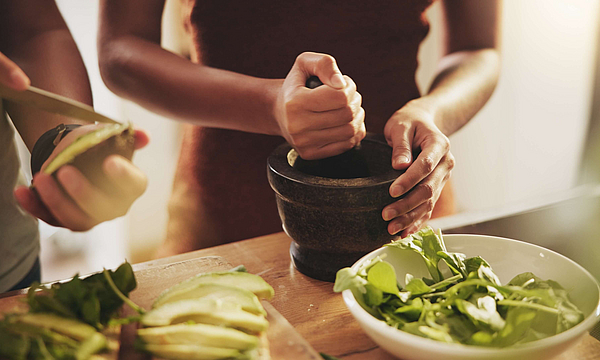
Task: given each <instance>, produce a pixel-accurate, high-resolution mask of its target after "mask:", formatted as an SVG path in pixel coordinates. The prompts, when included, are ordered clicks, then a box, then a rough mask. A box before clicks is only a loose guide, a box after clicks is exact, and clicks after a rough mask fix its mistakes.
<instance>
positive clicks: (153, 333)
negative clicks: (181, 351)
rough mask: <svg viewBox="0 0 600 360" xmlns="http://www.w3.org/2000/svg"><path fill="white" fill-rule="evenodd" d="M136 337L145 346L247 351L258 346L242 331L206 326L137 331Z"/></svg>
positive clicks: (194, 325)
mask: <svg viewBox="0 0 600 360" xmlns="http://www.w3.org/2000/svg"><path fill="white" fill-rule="evenodd" d="M137 335H138V336H139V337H140V338H141V339H142V340H143V341H144V342H145V343H147V344H157V345H203V346H210V347H218V348H227V349H237V350H249V349H253V348H255V347H257V346H258V337H257V336H254V335H248V334H246V333H245V332H243V331H239V330H235V329H230V328H226V327H222V326H216V325H207V324H177V325H169V326H159V327H152V328H145V329H138V331H137Z"/></svg>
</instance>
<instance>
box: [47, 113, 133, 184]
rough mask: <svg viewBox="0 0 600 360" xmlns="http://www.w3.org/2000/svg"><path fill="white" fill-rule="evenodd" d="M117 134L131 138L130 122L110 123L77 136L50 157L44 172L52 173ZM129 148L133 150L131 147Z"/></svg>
mask: <svg viewBox="0 0 600 360" xmlns="http://www.w3.org/2000/svg"><path fill="white" fill-rule="evenodd" d="M119 135H124V136H126V137H128V138H129V137H130V138H131V140H133V129H132V128H131V124H111V125H107V126H104V127H102V128H100V129H98V130H95V131H92V132H89V133H87V134H84V135H82V136H80V137H78V138H77V139H75V141H73V143H71V144H70V145H69V146H67V147H66V148H65V149H63V151H61V152H60V153H59V154H58V155H57V156H56V157H55V158H54V159H52V161H51V162H50V164H48V166H47V167H46V168H45V169H44V173H46V174H52V173H54V172H55V171H56V170H58V169H59V168H60V167H61V166H63V165H66V164H69V163H72V162H73V161H74V160H75V158H76V157H77V156H78V155H80V154H82V153H84V152H85V151H87V150H89V149H91V148H93V147H95V146H97V145H100V144H101V143H102V142H104V141H106V140H108V139H109V138H111V137H113V136H119ZM130 142H131V143H132V144H131V145H133V141H130ZM131 150H132V152H133V148H132V149H131Z"/></svg>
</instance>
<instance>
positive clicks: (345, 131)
mask: <svg viewBox="0 0 600 360" xmlns="http://www.w3.org/2000/svg"><path fill="white" fill-rule="evenodd" d="M356 133H357V129H356V128H355V127H354V125H352V124H346V125H344V126H342V128H341V136H342V137H343V138H344V139H352V138H354V137H356Z"/></svg>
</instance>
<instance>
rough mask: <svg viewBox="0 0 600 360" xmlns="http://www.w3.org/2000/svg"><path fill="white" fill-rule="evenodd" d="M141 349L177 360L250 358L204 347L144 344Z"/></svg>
mask: <svg viewBox="0 0 600 360" xmlns="http://www.w3.org/2000/svg"><path fill="white" fill-rule="evenodd" d="M140 347H141V348H142V349H143V350H145V351H149V352H151V353H152V355H154V356H158V357H162V358H165V359H175V360H221V359H248V356H247V355H246V354H244V353H243V352H241V351H239V350H236V349H223V348H217V347H210V346H202V345H157V344H144V345H140Z"/></svg>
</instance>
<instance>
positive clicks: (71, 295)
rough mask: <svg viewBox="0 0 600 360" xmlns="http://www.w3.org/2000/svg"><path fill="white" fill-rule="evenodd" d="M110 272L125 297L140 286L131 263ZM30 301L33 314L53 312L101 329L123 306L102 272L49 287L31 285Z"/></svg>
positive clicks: (76, 277)
mask: <svg viewBox="0 0 600 360" xmlns="http://www.w3.org/2000/svg"><path fill="white" fill-rule="evenodd" d="M108 273H109V274H110V277H111V279H112V280H113V282H114V283H115V285H116V287H117V288H118V289H119V290H120V291H121V292H122V293H123V294H125V295H126V296H127V295H128V294H129V292H131V291H132V290H133V289H135V287H136V286H137V283H136V281H135V276H134V274H133V269H132V268H131V265H130V264H129V263H128V262H125V263H123V264H122V265H121V266H119V267H118V268H117V269H116V270H115V271H111V270H108ZM38 289H41V291H38ZM27 299H28V303H29V306H30V311H32V312H50V313H55V314H58V315H61V316H64V317H68V318H76V319H79V320H81V321H83V322H85V323H87V324H90V325H92V326H94V327H96V328H98V329H100V328H102V327H103V326H104V325H106V324H107V323H108V321H109V320H110V318H111V317H112V316H114V315H115V313H116V312H117V310H118V309H119V308H120V307H121V305H122V304H123V300H122V299H121V298H120V297H119V296H118V295H117V294H115V293H114V291H113V290H112V289H111V288H110V285H109V284H108V282H107V280H106V279H105V278H104V275H103V274H102V273H97V274H94V275H91V276H89V277H87V278H85V279H81V278H79V276H78V275H75V276H74V277H73V279H71V280H70V281H68V282H65V283H55V284H52V285H51V287H50V288H45V287H43V286H41V285H35V286H32V287H31V288H30V289H29V292H28V297H27Z"/></svg>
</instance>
